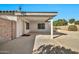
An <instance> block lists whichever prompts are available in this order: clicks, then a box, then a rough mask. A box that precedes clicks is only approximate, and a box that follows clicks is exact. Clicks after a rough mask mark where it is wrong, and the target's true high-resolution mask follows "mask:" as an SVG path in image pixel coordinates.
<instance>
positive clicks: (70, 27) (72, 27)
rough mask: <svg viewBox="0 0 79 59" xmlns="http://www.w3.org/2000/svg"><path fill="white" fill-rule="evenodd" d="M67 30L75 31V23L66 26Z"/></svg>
mask: <svg viewBox="0 0 79 59" xmlns="http://www.w3.org/2000/svg"><path fill="white" fill-rule="evenodd" d="M68 31H77V26H75V25H70V26H69V27H68Z"/></svg>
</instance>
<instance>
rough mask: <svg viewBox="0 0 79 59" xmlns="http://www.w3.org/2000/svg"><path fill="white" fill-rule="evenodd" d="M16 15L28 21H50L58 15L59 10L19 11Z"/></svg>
mask: <svg viewBox="0 0 79 59" xmlns="http://www.w3.org/2000/svg"><path fill="white" fill-rule="evenodd" d="M15 15H17V16H20V17H21V18H22V19H26V20H28V21H48V20H50V19H51V18H53V17H55V16H56V15H57V12H27V13H25V12H18V13H16V14H15Z"/></svg>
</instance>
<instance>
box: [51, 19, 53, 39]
mask: <svg viewBox="0 0 79 59" xmlns="http://www.w3.org/2000/svg"><path fill="white" fill-rule="evenodd" d="M51 39H53V20H52V19H51Z"/></svg>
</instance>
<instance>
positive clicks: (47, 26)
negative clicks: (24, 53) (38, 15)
mask: <svg viewBox="0 0 79 59" xmlns="http://www.w3.org/2000/svg"><path fill="white" fill-rule="evenodd" d="M39 23H45V29H38V24H39ZM30 32H40V33H41V32H50V24H49V22H41V21H40V22H39V21H38V22H30Z"/></svg>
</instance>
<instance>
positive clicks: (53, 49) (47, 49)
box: [33, 44, 79, 54]
mask: <svg viewBox="0 0 79 59" xmlns="http://www.w3.org/2000/svg"><path fill="white" fill-rule="evenodd" d="M33 53H35V54H78V53H79V52H75V51H72V50H71V49H66V48H65V47H60V46H54V45H45V44H44V45H41V46H40V47H39V48H38V49H37V50H34V52H33Z"/></svg>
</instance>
